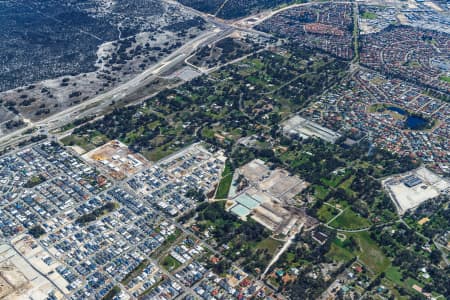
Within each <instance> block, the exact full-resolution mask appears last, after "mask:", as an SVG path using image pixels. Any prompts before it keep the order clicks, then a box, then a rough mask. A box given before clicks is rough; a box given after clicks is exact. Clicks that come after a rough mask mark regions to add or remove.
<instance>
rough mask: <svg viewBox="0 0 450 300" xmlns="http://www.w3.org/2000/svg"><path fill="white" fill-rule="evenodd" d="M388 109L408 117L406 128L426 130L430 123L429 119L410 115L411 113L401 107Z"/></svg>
mask: <svg viewBox="0 0 450 300" xmlns="http://www.w3.org/2000/svg"><path fill="white" fill-rule="evenodd" d="M387 109H388V110H390V111H394V112H396V113H398V114H400V115H402V116H406V120H405V123H404V126H405V128H408V129H411V130H421V129H425V128H426V127H427V125H428V122H429V121H428V120H427V119H425V118H422V117H420V116H416V115H410V113H409V112H408V111H407V110H404V109H402V108H400V107H396V106H389V107H387Z"/></svg>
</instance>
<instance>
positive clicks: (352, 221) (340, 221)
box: [330, 208, 370, 230]
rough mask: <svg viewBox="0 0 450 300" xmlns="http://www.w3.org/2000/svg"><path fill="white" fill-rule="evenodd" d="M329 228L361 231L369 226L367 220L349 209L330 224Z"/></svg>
mask: <svg viewBox="0 0 450 300" xmlns="http://www.w3.org/2000/svg"><path fill="white" fill-rule="evenodd" d="M330 226H332V227H334V228H337V229H346V230H354V229H362V228H367V227H369V226H370V222H369V220H367V219H366V218H363V217H361V216H359V215H358V214H357V213H355V212H354V211H353V210H351V209H350V208H347V209H346V210H345V211H344V212H343V213H342V214H341V215H340V216H339V217H337V218H336V219H334V221H333V222H331V223H330Z"/></svg>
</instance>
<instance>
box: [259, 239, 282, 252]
mask: <svg viewBox="0 0 450 300" xmlns="http://www.w3.org/2000/svg"><path fill="white" fill-rule="evenodd" d="M281 245H282V242H280V241H277V240H274V239H272V238H270V237H269V238H267V239H264V240H262V241H261V242H259V243H258V244H257V245H256V249H267V250H268V252H269V253H271V254H274V253H275V251H276V250H277V249H278V247H280V246H281Z"/></svg>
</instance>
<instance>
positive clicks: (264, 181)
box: [227, 159, 308, 235]
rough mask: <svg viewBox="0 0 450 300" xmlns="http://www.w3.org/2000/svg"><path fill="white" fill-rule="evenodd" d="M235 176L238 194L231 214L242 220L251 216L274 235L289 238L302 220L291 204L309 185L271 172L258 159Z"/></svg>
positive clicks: (283, 172)
mask: <svg viewBox="0 0 450 300" xmlns="http://www.w3.org/2000/svg"><path fill="white" fill-rule="evenodd" d="M236 172H237V174H235V176H234V178H236V180H234V182H233V185H235V186H237V187H236V191H237V192H236V196H235V197H234V198H232V199H231V200H230V201H229V205H228V206H227V207H229V210H230V212H232V213H234V214H236V215H237V216H239V217H240V218H242V219H247V217H249V216H250V217H251V218H252V219H253V220H255V221H257V222H258V223H260V224H262V225H263V226H265V227H266V228H268V229H269V230H271V231H272V232H274V233H275V234H283V235H288V234H289V232H290V231H291V230H292V229H294V228H295V227H296V226H295V225H296V224H297V223H298V221H299V220H300V214H299V213H298V212H297V210H296V209H294V208H293V207H292V206H291V205H290V204H292V202H293V199H294V197H295V196H296V195H297V194H299V193H300V192H301V191H303V190H304V189H305V188H306V187H307V186H308V183H307V182H305V181H303V180H302V179H300V178H299V177H298V176H294V175H290V174H289V173H288V172H287V171H286V170H283V169H275V170H271V169H270V168H269V167H268V166H267V165H266V164H265V163H264V162H263V161H262V160H258V159H256V160H253V161H251V162H249V163H248V164H246V165H244V166H243V167H241V168H239V169H238V170H237V171H236Z"/></svg>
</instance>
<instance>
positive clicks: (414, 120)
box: [405, 116, 428, 130]
mask: <svg viewBox="0 0 450 300" xmlns="http://www.w3.org/2000/svg"><path fill="white" fill-rule="evenodd" d="M427 124H428V120H426V119H424V118H422V117H419V116H408V118H406V121H405V127H406V128H409V129H412V130H420V129H424V128H425V127H426V126H427Z"/></svg>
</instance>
